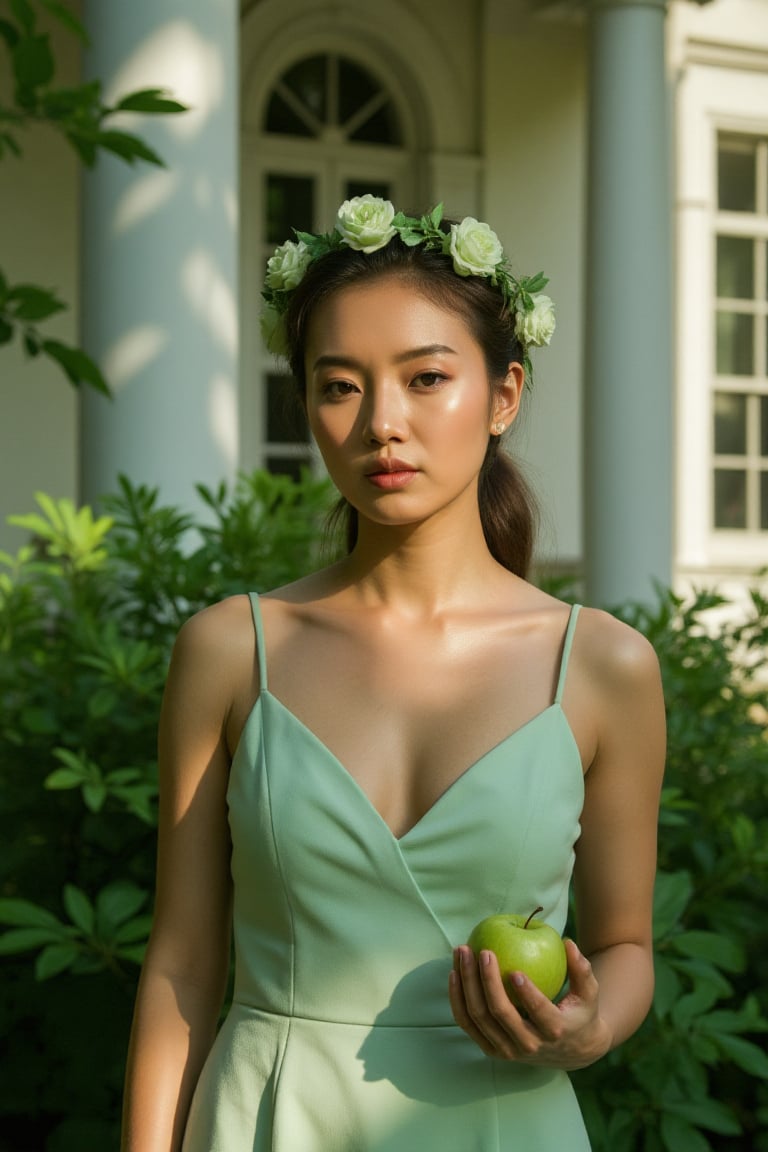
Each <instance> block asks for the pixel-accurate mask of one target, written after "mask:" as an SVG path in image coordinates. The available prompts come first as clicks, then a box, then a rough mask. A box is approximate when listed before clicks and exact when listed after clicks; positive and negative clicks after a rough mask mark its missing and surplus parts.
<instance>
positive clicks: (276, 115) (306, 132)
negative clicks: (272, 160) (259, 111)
mask: <svg viewBox="0 0 768 1152" xmlns="http://www.w3.org/2000/svg"><path fill="white" fill-rule="evenodd" d="M264 127H265V129H266V131H267V132H280V133H281V134H282V135H283V136H314V132H313V131H312V129H311V128H310V126H309V124H307V123H306V121H304V120H302V119H301V117H300V116H297V115H296V113H295V112H294V110H293V108H291V107H290V106H289V105H288V104H286V102H285V100H284V99H283V97H282V96H281V95H280V93H279V92H273V93H272V95H271V96H270V98H269V104H268V105H267V116H266V120H265V123H264Z"/></svg>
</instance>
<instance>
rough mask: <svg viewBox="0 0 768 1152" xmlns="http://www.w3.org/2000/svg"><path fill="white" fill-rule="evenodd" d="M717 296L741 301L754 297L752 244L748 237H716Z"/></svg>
mask: <svg viewBox="0 0 768 1152" xmlns="http://www.w3.org/2000/svg"><path fill="white" fill-rule="evenodd" d="M717 294H718V296H729V297H731V298H733V297H737V298H739V299H741V300H751V299H752V298H753V297H754V294H755V260H754V244H753V241H752V240H751V238H750V237H741V236H718V238H717Z"/></svg>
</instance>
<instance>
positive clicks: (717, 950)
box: [670, 931, 746, 972]
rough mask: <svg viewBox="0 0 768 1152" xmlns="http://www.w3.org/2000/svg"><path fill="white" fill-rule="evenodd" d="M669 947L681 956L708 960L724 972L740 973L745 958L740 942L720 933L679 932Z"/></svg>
mask: <svg viewBox="0 0 768 1152" xmlns="http://www.w3.org/2000/svg"><path fill="white" fill-rule="evenodd" d="M670 944H671V946H672V947H673V948H674V949H675V951H676V952H679V953H680V954H681V955H682V956H693V957H697V958H700V959H703V960H710V961H711V962H712V963H713V964H717V966H718V967H719V968H724V969H725V970H726V972H742V971H743V970H744V965H745V963H746V956H745V955H744V949H743V947H742V945H741V943H740V941H738V940H736V939H735V938H734V937H733V936H726V935H725V934H724V933H721V932H699V931H690V932H681V933H680V935H679V936H673V937H672V939H671V940H670Z"/></svg>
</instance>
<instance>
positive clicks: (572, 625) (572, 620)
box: [555, 604, 580, 704]
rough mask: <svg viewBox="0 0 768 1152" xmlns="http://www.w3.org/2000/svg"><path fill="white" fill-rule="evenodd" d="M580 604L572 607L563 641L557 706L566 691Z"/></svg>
mask: <svg viewBox="0 0 768 1152" xmlns="http://www.w3.org/2000/svg"><path fill="white" fill-rule="evenodd" d="M579 607H580V605H578V604H572V605H571V614H570V616H569V617H568V627H567V628H566V630H565V640H564V641H563V655H562V657H561V658H560V677H559V679H558V681H557V692H556V693H555V704H560V703H562V699H563V691H564V689H565V676H566V673H567V671H568V657H569V656H570V654H571V645H572V644H573V634H574V632H575V631H576V620H577V618H578V615H579Z"/></svg>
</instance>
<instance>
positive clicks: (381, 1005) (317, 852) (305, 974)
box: [183, 594, 589, 1152]
mask: <svg viewBox="0 0 768 1152" xmlns="http://www.w3.org/2000/svg"><path fill="white" fill-rule="evenodd" d="M251 602H252V606H253V616H254V622H255V627H256V635H257V647H258V659H259V669H260V674H261V686H262V687H261V694H260V696H259V698H258V700H257V701H256V703H255V705H254V707H253V711H252V712H251V714H250V716H249V718H248V720H247V723H246V725H245V728H244V730H243V735H242V738H241V741H240V745H239V747H238V749H237V752H236V754H235V757H234V760H233V763H232V769H231V779H230V784H229V791H228V804H229V822H230V827H231V834H232V845H233V852H232V875H233V878H234V893H235V898H234V899H235V903H234V934H235V950H236V967H235V986H234V998H233V1003H232V1006H231V1008H230V1010H229V1013H228V1015H227V1018H226V1020H225V1022H224V1024H223V1025H222V1027H221V1029H220V1031H219V1034H218V1037H217V1039H216V1041H215V1043H214V1045H213V1048H212V1049H211V1052H210V1054H209V1057H208V1060H207V1062H206V1064H205V1066H204V1068H203V1071H202V1074H201V1076H200V1079H199V1082H198V1085H197V1089H196V1092H195V1095H194V1098H193V1102H192V1106H191V1110H190V1114H189V1119H188V1123H187V1128H186V1133H185V1139H184V1145H183V1149H184V1152H562V1150H563V1149H567V1152H588V1150H589V1143H588V1140H587V1136H586V1132H585V1129H584V1125H583V1122H582V1118H581V1114H580V1112H579V1108H578V1105H577V1102H576V1099H575V1096H574V1093H573V1089H572V1087H571V1083H570V1080H569V1078H568V1076H567V1074H566V1073H564V1072H559V1071H549V1070H544V1069H541V1068H534V1067H526V1066H524V1065H521V1064H514V1063H508V1062H505V1061H502V1060H497V1059H493V1058H489V1057H488V1056H486V1055H484V1054H483V1052H481V1051H480V1049H479V1048H478V1047H477V1046H476V1045H475V1044H474V1043H473V1042H472V1041H471V1040H470V1039H469V1037H468V1036H466V1034H465V1033H464V1032H463V1031H462V1030H461V1029H460V1028H458V1027H457V1026H456V1025H455V1023H454V1021H453V1017H452V1015H451V1009H450V1006H449V1003H448V991H447V989H448V973H449V970H450V968H451V964H452V949H453V947H454V945H456V944H460V943H462V942H464V941H466V939H467V936H468V935H469V932H470V930H471V929H472V927H473V926H474V925H475V924H476V923H477V921H478V920H481V919H482V918H483V917H485V916H489V915H491V914H492V913H494V912H504V911H515V912H521V911H527V910H531V911H532V910H533V909H534V908H536V907H537V905H543V907H544V913H543V914H542V918H546V919H547V920H548V921H549V922H550V923H551V924H552V925H554V927H555V928H557V929H558V931H562V929H563V927H564V924H565V918H566V911H567V904H568V888H569V883H570V879H571V871H572V867H573V860H574V844H575V842H576V839H577V837H578V835H579V818H580V813H581V809H582V804H583V798H584V782H583V775H582V768H581V762H580V758H579V753H578V749H577V746H576V742H575V740H574V737H573V734H572V732H571V729H570V727H569V725H568V723H567V721H566V719H565V715H564V713H563V711H562V708H561V704H560V701H561V697H562V692H563V686H564V682H565V674H566V668H567V664H568V654H569V651H570V647H571V640H572V637H573V630H574V626H575V623H576V617H577V608H574V609H573V610H572V612H571V618H570V622H569V625H568V630H567V635H566V638H565V643H564V648H563V657H562V666H561V670H560V682H559V685H558V688H557V693H556V696H555V699H554V701H553V703H552V704H551V705H550V706H549V707H548V708H546V709H545V710H544V711H543V712H541V713H539V714H538V715H537V716H535V717H534V718H533V719H532V720H531V721H529V722H528V723H527V724H525V725H524V727H522V728H520V729H518V730H517V731H516V732H513V733H511V734H510V735H509V736H508V737H506V739H504V740H503V741H502V742H501V743H500V744H498V745H497V746H496V747H495V748H493V749H492V750H491V751H490V752H487V753H486V754H485V755H484V756H483V757H481V759H480V760H478V761H476V762H475V763H474V764H473V765H472V766H471V767H469V768H467V770H466V771H465V772H464V774H463V775H462V776H460V777H459V779H458V780H457V781H456V782H455V784H453V785H452V786H451V787H450V788H449V789H448V791H446V792H445V793H444V794H443V795H442V796H441V797H440V799H439V800H438V801H437V802H436V803H435V804H434V805H433V807H432V808H431V809H430V810H429V811H428V812H427V813H426V814H425V815H424V816H423V817H422V819H421V820H420V821H419V822H418V823H417V824H416V825H415V826H414V827H413V828H411V829H410V830H409V831H408V832H407V833H406V834H405V835H404V836H401V837H400V838H399V839H398V838H397V837H395V836H394V835H393V834H392V832H391V831H390V830H389V828H388V827H387V825H386V823H385V822H384V821H383V820H382V819H381V817H380V816H379V815H378V813H377V812H376V810H375V809H374V808H373V806H372V805H371V803H370V801H369V800H368V799H367V797H366V796H365V794H364V792H363V791H362V790H361V788H360V787H359V786H358V785H357V784H356V782H355V781H354V779H353V778H352V777H351V776H350V775H349V773H348V772H347V771H346V770H345V769H344V767H343V766H342V765H341V764H340V763H339V761H338V760H337V759H336V757H335V756H333V755H332V753H331V752H330V751H329V750H328V749H327V748H326V747H325V746H324V745H323V744H322V743H321V742H320V740H319V739H318V738H317V737H316V736H314V735H313V733H312V732H311V731H310V730H309V729H308V728H307V727H305V726H304V725H303V724H302V723H301V721H300V720H298V719H297V717H296V716H294V715H293V714H292V713H291V712H290V711H288V709H287V708H286V707H285V706H284V705H283V704H281V703H280V701H279V700H278V699H277V698H276V697H275V696H272V695H271V693H270V691H269V681H268V677H267V661H266V656H265V651H264V641H263V632H262V625H261V615H260V609H259V603H258V597H257V596H256V595H255V594H254V595H252V596H251Z"/></svg>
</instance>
